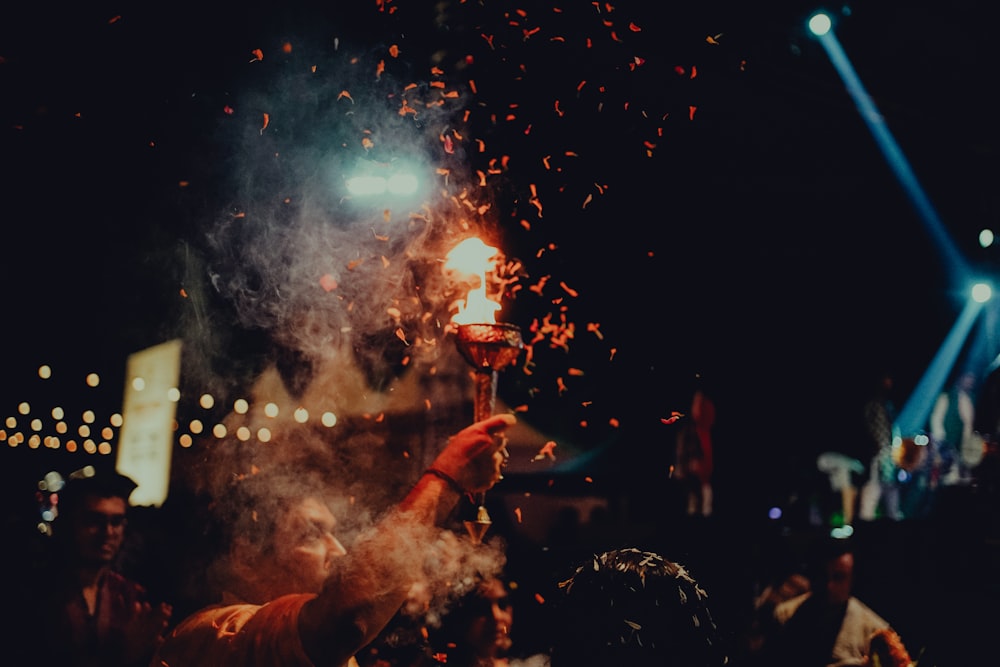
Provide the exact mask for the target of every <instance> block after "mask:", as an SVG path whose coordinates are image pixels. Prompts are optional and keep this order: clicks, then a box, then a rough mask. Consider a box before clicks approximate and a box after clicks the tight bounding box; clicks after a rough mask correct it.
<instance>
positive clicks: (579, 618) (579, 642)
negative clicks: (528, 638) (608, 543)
mask: <svg viewBox="0 0 1000 667" xmlns="http://www.w3.org/2000/svg"><path fill="white" fill-rule="evenodd" d="M558 589H559V592H558V593H557V594H555V596H554V599H553V600H552V613H553V614H554V618H553V622H552V633H551V642H552V645H551V647H550V651H549V658H550V662H551V667H579V666H580V665H600V666H603V667H610V666H612V665H628V667H653V666H654V665H655V666H656V667H714V666H717V665H719V666H721V665H725V664H727V663H728V661H729V657H728V650H727V647H726V646H725V645H724V642H723V637H722V635H721V633H720V632H719V631H718V628H717V627H716V624H715V621H714V619H713V617H712V613H711V611H710V609H709V607H708V594H707V593H706V592H705V590H704V589H703V588H702V587H701V586H700V585H699V584H698V582H697V581H695V580H694V578H692V576H691V574H690V573H689V572H688V570H687V569H686V568H685V567H684V566H682V565H680V564H678V563H675V562H672V561H669V560H667V559H665V558H664V557H662V556H660V555H659V554H656V553H653V552H649V551H642V550H640V549H637V548H625V549H616V550H612V551H606V552H604V553H601V554H597V555H594V556H593V557H592V558H591V559H588V560H587V561H586V562H583V563H580V564H579V565H578V566H577V567H576V568H575V569H574V570H573V572H572V574H571V576H570V577H569V578H568V579H566V580H564V581H562V582H560V583H559V584H558Z"/></svg>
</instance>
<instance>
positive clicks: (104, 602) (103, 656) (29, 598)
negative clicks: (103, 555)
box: [7, 571, 152, 667]
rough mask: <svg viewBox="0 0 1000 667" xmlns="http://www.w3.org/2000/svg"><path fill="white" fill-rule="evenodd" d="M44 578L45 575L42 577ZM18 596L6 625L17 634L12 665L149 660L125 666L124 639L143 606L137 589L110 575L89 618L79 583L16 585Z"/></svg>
mask: <svg viewBox="0 0 1000 667" xmlns="http://www.w3.org/2000/svg"><path fill="white" fill-rule="evenodd" d="M43 574H44V573H43ZM15 586H16V588H17V589H18V590H19V591H20V597H19V599H18V605H19V606H16V607H14V609H15V610H16V611H15V612H14V613H15V616H14V618H13V619H11V621H9V622H7V623H8V624H9V627H10V628H13V629H14V632H15V634H14V635H13V636H12V637H11V641H10V643H8V646H11V647H12V654H10V653H8V655H11V657H12V659H13V661H12V662H11V663H10V664H11V665H15V666H20V665H30V664H52V665H59V666H60V667H98V666H100V667H139V666H142V667H145V666H146V665H148V664H149V660H150V658H151V657H152V647H150V653H149V655H145V656H142V657H141V658H139V659H137V660H132V661H131V662H128V661H126V660H125V658H124V655H125V640H126V637H127V632H128V625H129V622H130V620H131V619H132V618H133V617H134V616H135V608H136V605H139V604H142V603H143V602H145V601H146V592H145V590H144V589H143V587H142V586H140V585H139V584H137V583H135V582H133V581H131V580H129V579H127V578H125V577H123V576H122V575H120V574H118V573H116V572H113V571H108V572H106V573H105V574H104V575H103V576H102V578H101V581H100V585H99V587H98V593H97V605H96V609H95V613H94V614H93V615H91V614H90V612H89V610H88V608H87V602H86V600H85V599H84V597H83V592H82V590H81V587H80V585H79V582H76V581H73V580H71V579H70V578H69V577H66V576H64V575H63V574H62V573H61V572H58V571H55V572H50V573H49V576H48V577H36V578H35V580H34V581H28V580H23V581H20V582H17V583H16V584H15Z"/></svg>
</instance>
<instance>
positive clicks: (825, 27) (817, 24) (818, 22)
mask: <svg viewBox="0 0 1000 667" xmlns="http://www.w3.org/2000/svg"><path fill="white" fill-rule="evenodd" d="M807 25H808V26H809V31H810V32H812V34H814V35H816V36H817V37H822V36H823V35H825V34H826V33H828V32H830V30H831V29H832V28H833V21H832V20H831V19H830V15H829V14H827V13H826V12H817V13H815V14H813V15H812V16H810V17H809V21H808V23H807Z"/></svg>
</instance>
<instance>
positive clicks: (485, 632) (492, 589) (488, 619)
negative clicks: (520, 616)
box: [466, 579, 514, 656]
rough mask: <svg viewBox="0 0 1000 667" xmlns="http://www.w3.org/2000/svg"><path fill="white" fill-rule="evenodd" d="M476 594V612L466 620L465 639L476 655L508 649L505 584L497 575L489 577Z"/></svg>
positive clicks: (510, 619) (508, 609)
mask: <svg viewBox="0 0 1000 667" xmlns="http://www.w3.org/2000/svg"><path fill="white" fill-rule="evenodd" d="M477 595H478V596H479V600H478V601H477V602H478V603H479V604H478V605H475V607H474V608H475V609H476V610H477V615H476V616H475V618H473V619H471V621H470V624H469V634H468V636H467V637H466V639H467V641H468V642H469V643H470V644H471V645H472V646H473V647H475V648H476V652H477V654H478V655H480V656H497V655H503V654H504V653H505V652H506V651H507V650H509V649H510V646H511V640H510V626H511V624H512V623H513V622H514V612H513V610H512V607H511V603H510V597H509V596H508V595H507V588H506V586H504V583H503V582H502V581H500V580H499V579H491V580H490V581H487V582H486V583H484V584H483V585H482V586H481V587H480V589H479V591H478V592H477Z"/></svg>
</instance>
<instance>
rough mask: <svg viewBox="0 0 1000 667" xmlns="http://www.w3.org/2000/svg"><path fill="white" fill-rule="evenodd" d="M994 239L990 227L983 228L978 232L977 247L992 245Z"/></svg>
mask: <svg viewBox="0 0 1000 667" xmlns="http://www.w3.org/2000/svg"><path fill="white" fill-rule="evenodd" d="M995 240H996V238H995V237H994V236H993V230H992V229H984V230H982V231H981V232H979V247H981V248H989V247H990V246H991V245H993V241H995Z"/></svg>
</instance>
